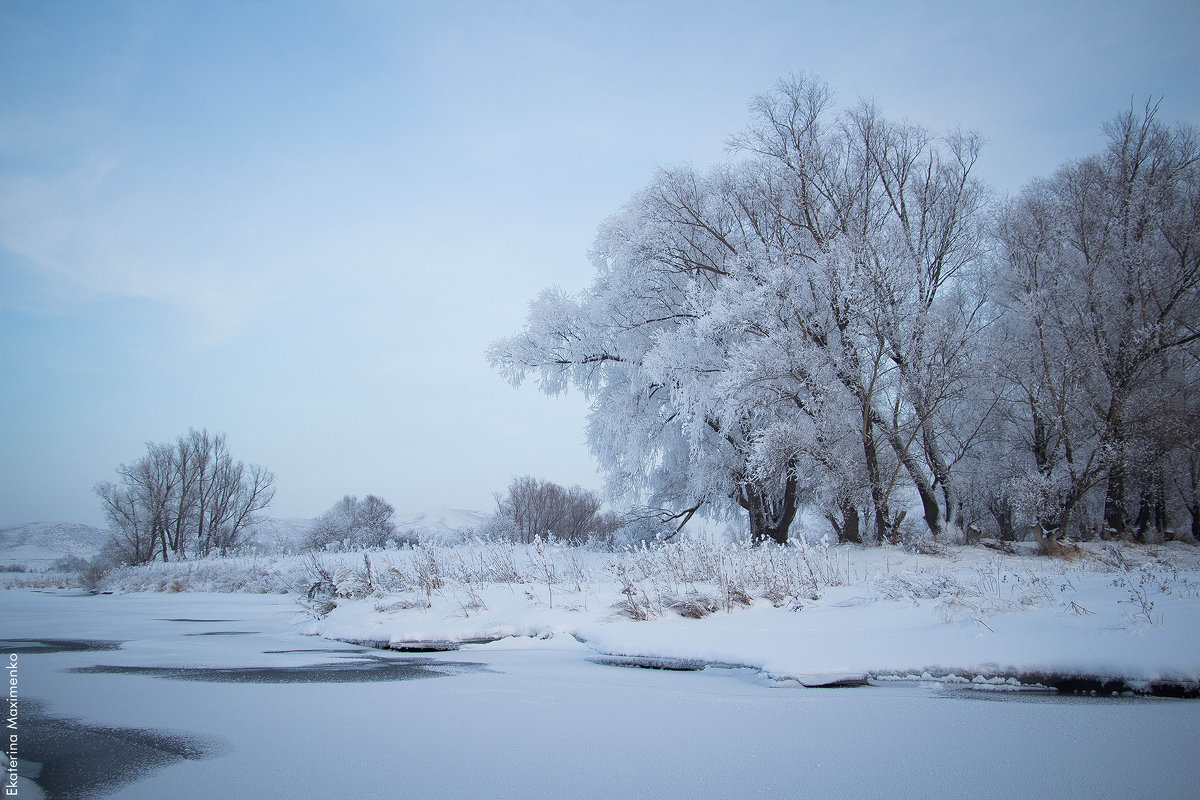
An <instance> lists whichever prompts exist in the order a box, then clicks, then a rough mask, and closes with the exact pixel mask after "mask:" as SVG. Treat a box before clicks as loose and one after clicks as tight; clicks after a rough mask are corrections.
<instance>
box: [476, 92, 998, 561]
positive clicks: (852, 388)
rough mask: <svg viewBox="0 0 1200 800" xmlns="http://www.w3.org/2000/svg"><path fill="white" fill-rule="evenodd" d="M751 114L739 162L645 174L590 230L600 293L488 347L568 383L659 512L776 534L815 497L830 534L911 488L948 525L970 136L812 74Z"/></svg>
mask: <svg viewBox="0 0 1200 800" xmlns="http://www.w3.org/2000/svg"><path fill="white" fill-rule="evenodd" d="M752 109H753V119H752V123H751V126H750V127H749V129H748V130H747V131H746V132H745V133H744V134H743V135H741V136H740V137H738V138H737V139H735V141H734V146H735V149H736V150H737V152H738V157H737V159H736V160H734V161H731V162H730V163H728V164H725V165H722V166H720V167H718V168H716V169H714V170H712V171H710V172H708V173H704V174H700V173H697V172H695V171H693V170H691V169H687V168H682V169H675V170H666V171H662V172H660V173H659V174H658V175H657V176H656V177H655V179H654V180H653V181H652V183H651V184H650V185H649V186H648V187H647V188H646V189H644V190H643V191H641V192H639V193H638V194H637V195H635V196H634V198H633V199H632V200H631V201H630V202H629V203H628V204H627V205H626V206H625V208H624V209H623V210H622V211H621V212H620V213H618V214H617V215H616V216H614V217H613V218H612V219H610V220H609V221H608V222H607V223H606V224H605V225H604V226H603V227H602V228H601V230H600V233H599V235H598V237H597V240H596V244H595V247H594V250H593V254H592V260H593V264H594V266H595V269H596V275H595V278H594V280H593V283H592V285H591V286H590V287H589V288H587V289H586V290H585V291H583V292H582V293H580V294H579V295H577V296H568V295H566V294H564V293H562V292H561V291H558V290H553V289H552V290H547V291H546V292H544V293H543V294H542V295H541V296H540V297H539V298H538V299H537V300H536V301H535V302H534V303H533V304H532V306H531V308H530V312H529V316H528V319H527V322H526V326H525V328H524V330H522V331H521V332H520V333H518V334H517V335H515V336H512V337H509V338H507V339H503V340H500V341H498V342H496V343H495V344H494V345H493V346H492V348H491V350H490V352H489V359H490V361H491V362H492V364H493V365H494V366H496V367H497V368H498V369H499V370H500V371H501V372H502V374H504V375H505V376H506V377H507V378H508V379H509V380H510V381H512V382H513V383H514V384H519V383H520V382H521V381H523V380H524V379H526V378H527V377H530V376H533V377H534V378H535V379H536V380H537V381H538V384H539V386H540V388H541V389H542V390H543V391H546V392H548V393H551V394H554V393H558V392H561V391H564V390H566V389H568V388H569V387H572V386H574V387H575V388H577V389H579V390H581V391H582V392H583V393H584V394H585V395H586V396H587V397H588V398H589V399H590V400H591V401H592V411H591V416H590V422H589V441H590V443H591V447H592V450H593V452H594V453H595V455H596V456H597V457H598V460H599V462H600V464H601V466H602V467H603V468H604V469H605V470H606V472H607V473H608V475H609V477H610V480H611V483H612V485H613V486H614V487H615V488H616V489H618V490H626V491H631V492H633V493H635V494H640V495H643V496H645V497H647V498H648V499H649V501H650V502H651V503H652V504H655V505H658V506H660V507H662V508H663V509H666V510H667V512H665V515H668V516H674V517H676V518H680V519H684V520H686V519H687V518H689V517H690V515H691V514H693V513H695V511H696V510H697V509H699V508H702V507H706V506H707V507H708V508H710V509H714V510H720V509H726V510H727V509H732V508H741V509H743V510H744V511H745V512H746V514H747V516H748V519H749V524H750V530H751V534H752V536H753V537H754V538H755V539H756V540H763V539H772V540H775V541H779V542H783V541H786V540H787V536H788V528H789V527H790V525H791V522H792V520H793V518H794V517H795V514H796V512H797V509H798V507H799V505H800V503H801V502H803V501H804V500H805V499H808V498H812V497H814V496H819V497H820V498H821V499H822V500H823V501H824V505H825V507H826V508H827V509H828V513H829V516H830V519H831V520H833V521H834V524H835V526H836V527H837V529H838V531H839V533H840V534H841V535H842V536H843V538H847V539H858V538H859V537H860V535H861V534H860V520H861V517H862V516H863V515H864V514H865V515H867V516H869V518H871V519H873V520H874V526H875V530H876V532H877V534H878V536H879V537H881V538H886V539H894V538H896V537H897V536H898V535H899V534H898V530H899V524H900V521H901V520H902V519H903V512H900V513H895V512H893V509H892V498H893V495H894V492H895V491H896V489H897V488H898V487H899V486H912V487H914V488H915V489H916V491H917V493H918V495H919V497H920V499H921V504H922V508H923V511H924V517H925V522H926V524H927V525H928V527H929V529H930V530H931V531H932V532H933V533H934V534H935V535H936V534H939V533H941V532H943V531H944V529H945V527H946V525H947V522H948V520H953V519H954V518H955V515H957V514H958V513H959V508H960V504H959V502H958V499H957V496H956V484H955V477H954V475H953V466H954V464H955V463H956V461H957V460H958V459H959V458H960V457H961V455H962V452H963V451H964V449H965V447H966V446H967V444H969V441H970V438H971V431H973V430H976V429H978V428H979V425H978V420H977V419H976V417H977V416H978V415H977V414H976V412H975V411H974V408H973V407H971V408H968V405H969V404H967V403H965V402H964V401H963V397H964V394H965V392H964V388H965V386H966V383H967V382H968V381H969V379H970V370H969V369H968V364H967V363H966V361H965V359H966V358H967V357H968V356H967V353H968V352H969V351H970V349H971V342H972V340H973V338H974V337H975V336H976V335H977V334H978V330H979V327H980V325H981V319H982V318H981V315H980V313H979V312H980V308H981V307H982V303H981V295H980V293H979V292H977V291H975V290H974V287H973V286H972V284H971V282H972V279H973V278H974V277H975V273H974V267H975V266H976V264H977V262H978V261H979V259H980V253H981V247H980V234H979V229H980V216H981V211H982V205H983V195H982V191H981V190H980V188H979V187H978V185H977V184H976V183H975V181H974V179H973V178H972V176H971V171H972V168H973V166H974V163H975V159H976V157H977V154H978V147H979V145H978V140H977V138H976V137H974V136H971V135H966V134H960V133H955V134H952V135H950V136H947V137H945V138H942V139H936V138H934V137H933V136H932V135H930V134H929V133H928V132H926V131H925V130H923V129H921V128H919V127H916V126H914V125H910V124H900V123H895V122H891V121H888V120H886V119H884V118H883V117H882V116H881V115H880V114H879V113H878V111H877V110H876V109H875V108H874V107H872V106H870V105H866V104H863V105H860V106H859V107H858V108H856V109H854V110H852V111H847V112H843V113H835V112H834V111H833V110H832V103H831V96H830V92H829V90H828V89H827V88H826V87H825V85H824V84H822V83H821V82H819V81H816V80H813V79H810V78H805V77H800V78H795V79H792V80H789V81H786V82H783V83H781V84H780V86H779V88H778V89H777V90H776V91H775V92H774V93H772V94H769V95H767V96H764V97H761V98H759V99H758V100H756V101H755V103H754V104H753V106H752Z"/></svg>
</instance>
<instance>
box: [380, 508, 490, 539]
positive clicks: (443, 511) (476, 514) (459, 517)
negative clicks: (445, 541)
mask: <svg viewBox="0 0 1200 800" xmlns="http://www.w3.org/2000/svg"><path fill="white" fill-rule="evenodd" d="M490 516H491V514H488V513H485V512H483V511H464V510H462V509H458V508H435V509H434V510H432V511H420V512H417V513H416V514H397V515H396V530H398V531H402V532H403V531H421V530H424V531H427V532H429V533H433V534H435V535H445V534H454V533H460V532H461V531H463V530H466V529H467V528H478V527H479V526H481V525H482V524H483V523H484V522H485V521H486V520H487V518H488V517H490Z"/></svg>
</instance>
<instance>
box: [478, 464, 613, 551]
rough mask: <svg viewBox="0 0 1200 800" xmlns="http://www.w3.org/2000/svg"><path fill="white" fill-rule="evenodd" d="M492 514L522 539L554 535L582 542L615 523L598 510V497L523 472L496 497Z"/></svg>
mask: <svg viewBox="0 0 1200 800" xmlns="http://www.w3.org/2000/svg"><path fill="white" fill-rule="evenodd" d="M496 506H497V510H496V514H497V516H498V517H499V518H501V519H502V520H503V521H504V522H506V523H507V525H508V526H509V527H510V528H511V530H512V531H513V532H514V534H515V538H516V539H517V540H518V541H522V542H531V541H533V540H534V538H536V537H541V538H543V539H544V538H547V537H549V536H554V537H555V538H558V539H561V540H563V541H567V542H574V543H582V542H585V541H587V540H588V538H589V537H593V536H597V537H601V538H602V537H605V536H608V535H609V534H611V533H612V531H613V530H615V529H616V527H617V526H618V525H617V523H616V521H615V518H614V517H612V516H611V515H604V514H601V513H600V498H599V497H597V496H596V494H595V493H594V492H589V491H587V490H586V489H583V488H580V487H578V486H573V487H571V488H569V489H567V488H564V487H562V486H559V485H558V484H556V483H551V482H549V481H542V480H538V479H536V478H533V477H531V476H528V475H525V476H522V477H520V478H515V479H513V482H512V483H510V484H509V486H508V493H507V494H506V495H505V496H504V497H497V498H496Z"/></svg>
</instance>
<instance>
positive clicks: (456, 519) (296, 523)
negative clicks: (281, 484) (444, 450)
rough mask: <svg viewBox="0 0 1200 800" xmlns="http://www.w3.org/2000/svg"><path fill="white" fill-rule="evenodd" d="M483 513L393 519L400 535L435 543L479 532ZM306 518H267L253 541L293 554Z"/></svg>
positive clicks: (445, 511)
mask: <svg viewBox="0 0 1200 800" xmlns="http://www.w3.org/2000/svg"><path fill="white" fill-rule="evenodd" d="M490 516H491V514H488V513H486V512H483V511H466V510H463V509H458V508H435V509H433V510H431V511H418V512H415V513H411V514H397V515H396V516H395V518H394V521H395V523H396V531H397V533H400V534H409V535H411V534H423V535H426V536H430V537H432V538H434V539H442V540H457V539H458V537H459V535H460V534H461V532H462V531H464V530H468V529H474V528H478V527H479V526H480V525H482V524H483V523H484V521H485V520H487V518H488V517H490ZM312 523H313V520H312V519H308V518H300V517H293V518H287V519H283V518H278V517H268V518H267V519H264V520H263V521H262V522H260V523H259V524H258V525H257V526H255V541H256V542H257V544H258V546H259V547H261V548H262V549H263V550H265V551H267V552H296V551H298V550H299V549H301V548H302V547H303V544H304V540H305V538H306V535H307V534H308V529H309V526H311V525H312Z"/></svg>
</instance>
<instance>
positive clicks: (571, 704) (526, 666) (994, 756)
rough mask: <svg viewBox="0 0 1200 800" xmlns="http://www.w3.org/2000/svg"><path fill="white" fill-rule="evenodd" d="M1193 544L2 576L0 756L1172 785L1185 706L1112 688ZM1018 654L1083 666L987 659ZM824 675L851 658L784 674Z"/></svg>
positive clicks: (168, 790) (296, 561)
mask: <svg viewBox="0 0 1200 800" xmlns="http://www.w3.org/2000/svg"><path fill="white" fill-rule="evenodd" d="M1197 561H1198V559H1197V555H1196V553H1195V550H1194V549H1193V548H1190V547H1187V546H1183V545H1177V546H1176V545H1172V546H1170V547H1158V548H1145V547H1140V548H1138V547H1121V548H1115V547H1111V546H1103V545H1095V546H1089V547H1088V549H1086V550H1085V551H1084V552H1083V554H1082V557H1081V558H1080V559H1078V560H1076V561H1071V562H1063V561H1057V560H1050V559H1045V558H1038V557H1032V556H1023V555H1018V554H1001V553H997V552H994V551H991V550H985V549H953V550H948V551H946V552H945V553H943V554H941V555H927V554H915V553H912V552H908V551H904V550H901V549H898V548H868V549H863V548H846V547H837V548H825V547H820V546H798V547H792V548H787V549H780V548H754V549H746V548H739V547H737V546H734V545H731V544H728V543H716V542H703V541H686V542H683V543H680V544H679V545H670V546H667V547H662V548H655V549H650V550H645V551H633V552H624V553H603V552H595V551H589V550H584V549H579V548H569V547H562V546H559V545H555V544H549V545H547V544H544V543H539V544H536V545H520V544H497V543H477V544H474V545H462V546H456V547H454V546H421V547H417V548H415V549H409V550H400V551H391V552H375V553H369V554H366V555H365V556H364V554H362V553H338V554H324V555H322V556H321V557H319V559H318V560H317V561H316V562H315V563H314V562H313V561H312V560H311V559H308V558H304V557H290V558H273V559H266V560H264V559H261V558H255V557H247V558H241V559H226V560H212V561H194V562H182V563H179V564H169V565H163V564H156V565H150V566H146V567H141V568H137V569H131V570H125V571H119V572H116V573H113V574H112V575H110V576H109V578H108V579H107V580H108V583H107V586H106V587H102V588H107V589H108V590H111V591H114V592H115V593H114V594H98V595H88V594H84V593H82V592H79V591H69V590H68V591H64V590H50V591H34V590H30V589H13V590H9V591H2V592H0V618H2V619H3V620H4V625H3V628H2V629H0V637H3V638H4V639H8V640H10V641H8V642H6V643H5V644H4V647H6V648H8V652H14V653H16V654H17V656H18V659H19V667H20V668H19V679H20V683H19V695H20V703H21V705H20V709H21V711H20V730H21V734H20V735H21V737H22V738H21V740H20V748H21V749H20V751H19V755H21V756H22V757H23V761H22V770H23V772H24V773H25V775H26V778H29V779H33V780H35V781H37V782H38V783H40V784H41V786H42V788H44V790H45V792H44V794H45V796H50V797H62V798H70V797H81V798H82V797H89V798H90V797H108V796H112V797H124V798H161V797H173V798H188V797H212V796H217V795H222V796H233V795H229V794H228V791H229V790H228V789H227V788H226V787H230V786H235V787H238V788H237V796H247V797H251V796H253V797H264V798H273V797H278V798H308V797H313V798H316V797H393V796H400V795H402V796H418V797H431V798H432V797H481V796H488V797H514V798H540V797H579V798H587V797H596V798H620V797H631V798H633V797H726V796H732V795H738V796H743V795H749V796H760V795H761V796H772V797H779V796H784V797H810V796H811V797H881V798H889V799H890V800H895V798H905V797H913V798H918V797H920V798H928V797H935V798H936V797H977V798H985V797H1003V798H1011V797H1021V796H1046V797H1051V796H1052V797H1081V798H1082V797H1087V798H1094V797H1155V798H1172V797H1181V798H1183V797H1195V796H1196V795H1197V792H1198V790H1200V783H1198V781H1197V778H1196V771H1195V763H1196V762H1195V754H1196V753H1197V752H1200V713H1197V709H1198V708H1200V706H1198V705H1197V702H1196V701H1194V700H1175V699H1164V698H1160V697H1147V696H1140V695H1135V694H1132V693H1129V692H1125V693H1124V694H1122V695H1121V696H1113V695H1112V692H1111V688H1113V687H1114V686H1115V687H1117V688H1118V689H1119V690H1127V689H1134V690H1150V689H1155V688H1156V687H1157V688H1162V686H1163V685H1169V687H1173V689H1174V690H1179V689H1183V690H1185V691H1193V692H1194V689H1195V687H1196V680H1197V678H1198V677H1200V622H1198V620H1200V591H1198V587H1200V564H1197ZM213 587H221V588H223V589H229V588H240V589H241V590H242V591H239V592H236V593H234V592H229V591H224V592H219V593H214V592H206V591H203V590H204V589H206V588H210V589H211V588H213ZM145 590H151V591H145ZM282 590H288V591H290V592H291V593H290V594H281V593H279V592H280V591H282ZM310 590H311V593H312V598H311V599H310V598H309V597H308V596H307V595H308V594H309V591H310ZM301 601H302V602H301ZM14 640H15V641H14ZM21 640H37V641H21ZM74 640H87V642H91V644H86V643H85V644H71V642H73V641H74ZM487 640H491V641H487ZM64 641H66V644H64ZM485 641H486V643H483V642H485ZM44 642H48V643H49V646H47V644H46V643H44ZM471 642H475V643H471ZM367 643H369V644H375V645H386V646H390V647H391V648H425V649H429V650H433V649H439V648H440V649H441V650H442V652H427V653H422V654H415V653H402V652H398V651H397V650H395V649H374V648H371V647H368V646H365V645H366V644H367ZM71 648H74V649H71ZM89 648H90V649H89ZM98 648H107V649H98ZM620 664H625V665H628V664H651V665H659V666H669V667H675V668H688V670H689V671H676V670H672V671H667V670H649V669H630V668H626V667H623V666H617V665H620ZM1039 676H1042V677H1044V678H1046V680H1047V682H1052V681H1051V678H1053V679H1057V680H1061V679H1062V678H1063V676H1076V677H1082V678H1086V679H1089V680H1091V681H1092V683H1090V684H1089V683H1086V682H1085V683H1083V684H1080V685H1079V687H1077V688H1083V689H1084V690H1085V694H1083V695H1067V694H1065V693H1057V692H1053V691H1027V690H1017V687H1016V685H1015V684H1016V683H1017V679H1018V678H1019V679H1020V681H1022V682H1025V683H1030V682H1035V680H1036V679H1037V678H1038V677H1039ZM935 678H936V679H937V680H934V679H935ZM1109 680H1117V681H1118V683H1112V684H1105V683H1104V681H1109ZM1164 681H1165V682H1167V683H1166V684H1163V683H1162V682H1164ZM836 682H843V683H853V684H857V685H855V686H853V687H852V688H850V687H847V688H806V686H808V687H812V686H818V685H822V684H830V683H836ZM1058 685H1059V686H1060V688H1062V687H1065V686H1067V685H1066V684H1061V683H1060V684H1058ZM1096 686H1102V687H1103V688H1102V691H1101V692H1100V695H1101V696H1092V695H1091V693H1090V691H1089V687H1091V688H1094V687H1096ZM26 778H22V782H23V783H22V785H23V788H22V794H21V795H20V796H22V797H37V796H39V794H38V792H39V788H38V786H37V785H36V784H35V783H30V782H29V781H28V780H26Z"/></svg>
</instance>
